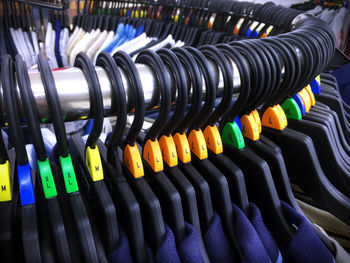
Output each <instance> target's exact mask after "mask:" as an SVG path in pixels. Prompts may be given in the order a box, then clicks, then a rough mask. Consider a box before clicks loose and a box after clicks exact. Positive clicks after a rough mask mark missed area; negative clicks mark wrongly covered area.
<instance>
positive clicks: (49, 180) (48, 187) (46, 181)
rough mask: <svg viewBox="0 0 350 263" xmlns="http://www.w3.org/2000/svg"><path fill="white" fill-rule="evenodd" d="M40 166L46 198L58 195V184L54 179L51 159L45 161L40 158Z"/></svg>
mask: <svg viewBox="0 0 350 263" xmlns="http://www.w3.org/2000/svg"><path fill="white" fill-rule="evenodd" d="M38 166H39V172H40V178H41V183H42V185H43V189H44V195H45V198H46V199H48V198H51V197H54V196H57V190H56V185H55V181H54V180H53V176H52V171H51V166H50V162H49V160H48V159H47V158H46V160H45V161H43V162H42V161H39V160H38Z"/></svg>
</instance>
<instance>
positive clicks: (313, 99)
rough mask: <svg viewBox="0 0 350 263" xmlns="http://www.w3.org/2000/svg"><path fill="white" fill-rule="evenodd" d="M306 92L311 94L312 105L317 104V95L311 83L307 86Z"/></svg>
mask: <svg viewBox="0 0 350 263" xmlns="http://www.w3.org/2000/svg"><path fill="white" fill-rule="evenodd" d="M305 90H306V92H307V93H308V94H309V97H310V101H311V106H315V104H316V99H315V95H314V93H313V92H312V89H311V87H310V85H307V86H306V88H305Z"/></svg>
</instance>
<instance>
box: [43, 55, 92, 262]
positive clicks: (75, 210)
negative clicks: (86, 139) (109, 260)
mask: <svg viewBox="0 0 350 263" xmlns="http://www.w3.org/2000/svg"><path fill="white" fill-rule="evenodd" d="M38 67H39V72H40V77H41V79H42V82H43V85H44V90H45V95H46V99H47V101H48V106H49V109H50V115H51V119H52V122H53V125H54V130H55V135H56V139H57V150H58V155H59V156H58V159H59V163H60V166H61V171H60V174H61V176H59V177H58V178H59V180H58V183H59V184H61V186H63V185H64V186H65V189H64V190H65V191H64V190H63V189H62V188H63V187H62V188H61V192H60V189H59V191H58V192H59V196H60V195H62V203H64V204H65V205H66V206H68V207H69V209H70V214H69V217H68V218H66V219H65V226H66V225H67V224H72V225H73V226H74V229H75V231H74V235H75V237H73V238H75V239H76V240H77V241H76V243H78V244H79V245H80V252H79V257H80V258H84V260H87V261H91V262H97V261H98V257H97V252H96V247H95V243H94V238H93V234H92V231H91V226H90V222H89V218H88V214H87V211H86V208H85V205H84V202H83V199H82V197H81V195H80V193H79V187H78V183H77V179H76V176H75V170H74V166H73V163H72V160H71V156H70V154H69V148H68V143H67V137H66V132H65V127H64V123H63V121H62V119H61V118H62V117H61V116H62V110H61V107H60V104H59V100H58V94H57V90H56V88H55V82H54V79H53V75H52V72H51V70H50V68H49V65H48V62H47V61H46V59H45V57H44V56H43V54H40V55H39V56H38ZM62 177H63V178H62ZM62 190H63V191H62ZM68 232H70V231H68V230H67V233H68Z"/></svg>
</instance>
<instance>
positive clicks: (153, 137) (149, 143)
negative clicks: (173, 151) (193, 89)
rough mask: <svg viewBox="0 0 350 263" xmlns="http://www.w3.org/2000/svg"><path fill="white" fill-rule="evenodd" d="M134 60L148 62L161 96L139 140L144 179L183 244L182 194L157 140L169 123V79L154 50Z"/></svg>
mask: <svg viewBox="0 0 350 263" xmlns="http://www.w3.org/2000/svg"><path fill="white" fill-rule="evenodd" d="M135 62H136V63H142V64H146V65H148V66H150V67H151V68H152V70H153V71H154V73H155V76H156V78H157V80H158V84H159V90H160V96H161V99H160V107H159V115H158V117H157V119H156V120H155V122H154V123H153V125H152V126H151V127H150V129H149V130H148V131H147V132H146V133H144V134H143V135H142V134H140V135H139V143H140V144H142V145H143V153H142V156H143V164H144V165H143V166H144V169H145V178H146V180H147V182H148V183H149V185H150V186H151V188H152V189H153V191H154V192H155V194H156V195H157V197H158V199H159V202H160V204H161V208H162V213H163V217H164V220H165V222H166V223H167V224H168V225H169V227H170V228H171V229H172V230H173V233H174V236H175V241H176V243H177V244H181V243H182V242H183V240H184V238H185V221H184V215H183V209H182V203H181V197H180V194H179V192H178V191H177V190H176V188H175V187H174V185H173V184H172V183H171V181H170V180H169V178H167V177H166V176H165V174H164V172H163V158H162V153H161V149H160V145H159V143H158V139H157V137H158V135H159V133H160V132H161V130H162V129H163V127H164V126H165V124H166V123H167V121H168V117H169V113H170V89H169V87H170V79H169V77H167V75H166V74H165V65H164V63H163V62H162V60H161V59H160V57H159V56H158V55H157V54H156V53H155V52H154V51H151V50H147V51H142V52H141V53H140V54H139V55H138V56H137V58H136V60H135ZM141 136H142V137H144V138H141Z"/></svg>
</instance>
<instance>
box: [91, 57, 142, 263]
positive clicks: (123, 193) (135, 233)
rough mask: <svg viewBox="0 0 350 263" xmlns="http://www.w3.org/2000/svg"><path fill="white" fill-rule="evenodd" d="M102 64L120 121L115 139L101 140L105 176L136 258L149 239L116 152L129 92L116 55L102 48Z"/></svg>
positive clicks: (123, 124)
mask: <svg viewBox="0 0 350 263" xmlns="http://www.w3.org/2000/svg"><path fill="white" fill-rule="evenodd" d="M98 62H99V63H98V65H99V66H101V67H103V69H104V70H105V71H106V73H107V74H108V77H109V79H110V81H111V88H112V92H113V97H112V109H111V111H112V112H118V119H117V124H116V126H115V127H114V130H113V134H112V136H111V139H110V140H109V142H108V145H107V147H106V146H105V145H104V144H103V143H102V142H101V141H98V142H97V146H98V149H99V151H100V155H101V160H102V165H103V171H104V176H105V177H104V180H105V181H106V182H107V183H106V185H107V187H108V189H109V192H110V193H111V196H112V198H113V202H114V204H115V208H116V210H117V211H118V213H120V214H121V215H124V216H122V217H120V218H119V221H120V222H121V224H122V225H123V228H124V229H125V231H126V233H127V236H128V239H129V242H130V249H131V254H132V257H133V259H134V260H135V261H136V262H144V260H145V242H144V237H143V229H142V222H141V212H140V208H139V204H138V203H137V200H136V198H135V196H134V194H133V192H132V190H131V188H130V187H129V185H128V183H127V181H126V179H125V177H124V175H123V171H122V166H121V161H120V160H119V159H118V155H116V154H115V151H116V150H117V147H118V144H119V142H120V139H121V136H122V134H123V131H124V129H125V125H126V96H125V91H124V86H123V82H122V79H121V75H120V72H119V69H118V67H117V65H116V63H115V62H114V60H113V59H112V57H111V56H110V55H109V54H107V53H105V52H102V53H101V54H100V55H99V59H98Z"/></svg>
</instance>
